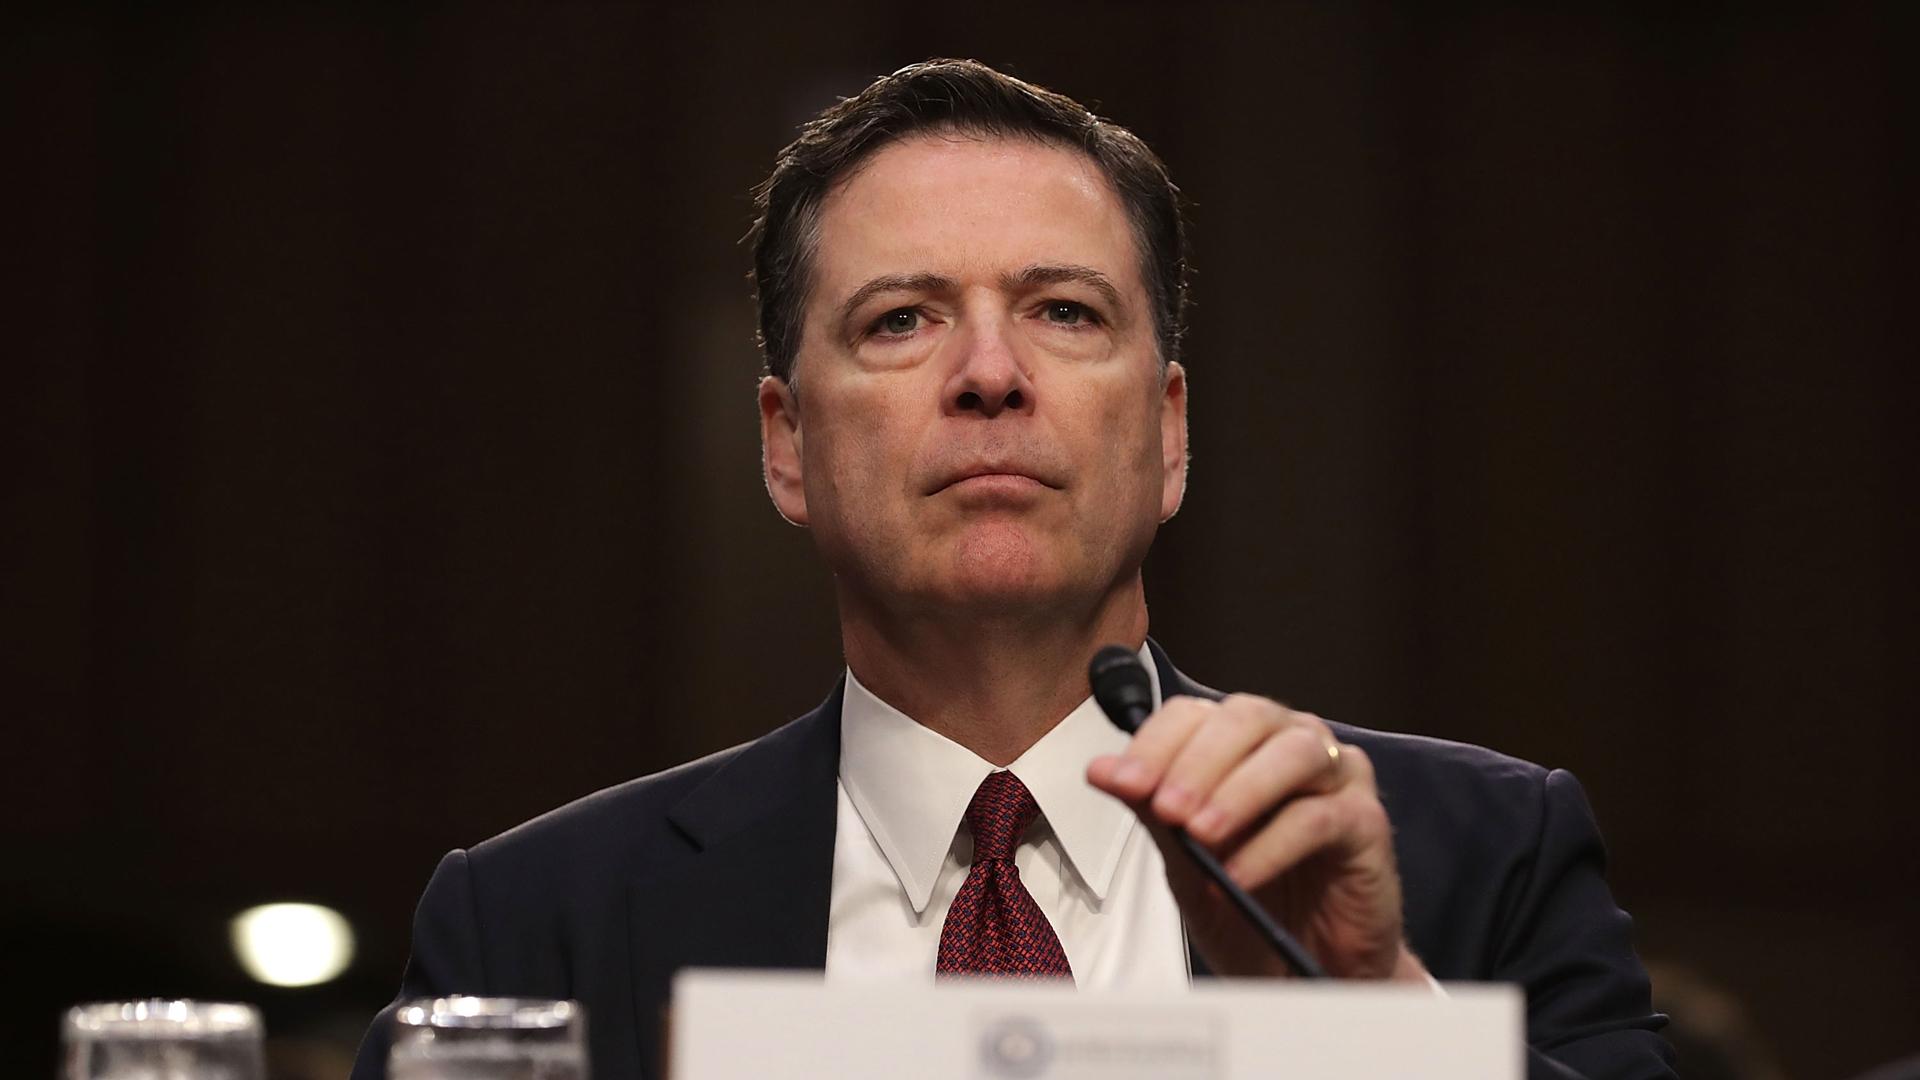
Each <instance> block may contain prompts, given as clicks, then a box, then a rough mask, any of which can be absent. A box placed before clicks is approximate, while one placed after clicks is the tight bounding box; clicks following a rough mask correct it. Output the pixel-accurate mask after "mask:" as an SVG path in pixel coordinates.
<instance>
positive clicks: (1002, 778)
mask: <svg viewBox="0 0 1920 1080" xmlns="http://www.w3.org/2000/svg"><path fill="white" fill-rule="evenodd" d="M1039 816H1040V804H1039V803H1037V802H1034V801H1033V792H1031V791H1028V790H1027V785H1025V784H1023V783H1021V782H1020V778H1019V777H1017V776H1015V775H1013V774H1012V773H1010V772H997V773H988V774H987V778H986V779H985V780H982V781H980V788H979V790H977V791H975V792H974V793H973V801H972V802H970V803H968V804H967V828H968V829H970V830H972V832H973V858H974V861H975V862H978V861H980V860H981V859H1011V858H1013V849H1014V847H1015V846H1016V845H1018V844H1019V843H1020V838H1021V837H1022V836H1024V835H1026V832H1027V826H1029V825H1032V824H1033V819H1034V818H1037V817H1039Z"/></svg>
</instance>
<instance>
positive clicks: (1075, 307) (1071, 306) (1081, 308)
mask: <svg viewBox="0 0 1920 1080" xmlns="http://www.w3.org/2000/svg"><path fill="white" fill-rule="evenodd" d="M1047 321H1048V322H1050V323H1059V324H1061V325H1062V326H1077V325H1079V324H1080V323H1083V322H1092V321H1093V312H1091V311H1088V310H1087V306H1086V305H1085V304H1076V303H1074V302H1073V301H1071V300H1054V301H1050V302H1049V303H1048V304H1047Z"/></svg>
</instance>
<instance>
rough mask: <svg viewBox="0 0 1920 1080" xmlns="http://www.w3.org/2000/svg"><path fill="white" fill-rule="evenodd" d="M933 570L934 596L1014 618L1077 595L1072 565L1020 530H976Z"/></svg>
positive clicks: (960, 605) (946, 553)
mask: <svg viewBox="0 0 1920 1080" xmlns="http://www.w3.org/2000/svg"><path fill="white" fill-rule="evenodd" d="M931 570H932V571H933V574H934V576H935V579H936V580H935V585H934V588H933V589H932V590H931V591H932V592H934V593H935V594H937V595H939V596H940V597H941V598H942V599H943V600H944V601H946V602H947V603H949V604H952V605H954V606H957V607H961V608H970V609H976V610H982V611H1006V612H1009V613H1012V612H1017V611H1024V610H1030V609H1032V608H1033V607H1035V606H1036V605H1039V606H1045V605H1046V604H1048V603H1049V602H1050V601H1052V600H1054V599H1055V598H1057V597H1059V596H1061V595H1064V594H1066V593H1069V592H1072V591H1074V590H1073V588H1072V585H1073V578H1074V575H1073V574H1072V573H1071V572H1070V569H1069V560H1067V559H1064V558H1062V557H1061V553H1060V552H1058V551H1055V550H1053V549H1052V548H1051V546H1050V545H1046V544H1042V543H1038V542H1036V541H1035V539H1034V538H1033V537H1032V536H1029V535H1028V534H1027V533H1026V532H1025V531H1024V530H1020V529H1017V528H999V529H983V530H976V531H974V532H973V533H972V534H970V535H968V536H967V537H965V538H964V539H963V540H962V541H961V542H960V543H958V544H956V545H954V546H953V547H952V548H951V549H950V550H948V551H945V552H942V553H941V557H940V558H939V559H938V560H937V564H936V565H935V566H933V567H932V568H931Z"/></svg>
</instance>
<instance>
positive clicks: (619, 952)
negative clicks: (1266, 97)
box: [355, 61, 1671, 1080]
mask: <svg viewBox="0 0 1920 1080" xmlns="http://www.w3.org/2000/svg"><path fill="white" fill-rule="evenodd" d="M760 207H761V211H762V213H761V218H760V222H759V224H758V226H757V230H756V249H755V259H756V270H757V281H758V285H759V294H760V304H761V328H762V338H763V344H764V347H765V350H766V355H767V362H768V369H769V374H768V376H767V377H766V378H765V379H764V380H763V381H762V383H761V385H760V390H759V404H760V419H761V437H762V441H763V446H764V451H765V469H766V481H767V488H768V491H769V493H770V495H771V496H772V499H773V502H774V505H775V507H776V508H777V509H778V510H779V512H780V513H781V514H782V515H783V516H785V517H786V518H787V519H788V520H789V521H792V522H793V523H795V524H797V525H802V526H805V527H807V528H808V529H810V530H812V532H813V534H814V537H815V540H816V542H817V543H818V545H819V549H820V552H821V555H822V557H823V558H824V559H825V560H826V562H827V564H828V566H829V568H830V569H831V571H832V573H833V580H834V585H835V590H836V597H837V600H838V605H839V612H840V622H841V632H842V639H843V643H844V648H845V654H846V658H847V667H848V672H847V675H846V677H845V679H844V680H843V681H842V684H841V686H840V688H839V689H837V690H836V691H835V692H834V694H833V695H832V696H831V697H830V698H829V699H828V700H827V702H826V703H825V704H823V705H822V706H821V707H820V708H819V709H817V710H815V711H814V712H812V713H810V714H808V715H807V716H805V717H802V718H801V719H799V720H797V721H794V722H793V723H791V724H789V725H787V726H786V727H784V728H781V729H780V730H778V731H776V732H774V733H773V734H771V735H768V736H766V737H765V738H763V739H760V740H758V741H756V742H754V743H750V744H748V745H746V746H744V747H738V748H735V749H733V750H730V751H726V752H724V753H722V754H718V755H715V756H713V757H710V758H706V759H703V760H701V761H696V762H693V763H690V764H688V765H684V766H681V767H679V768H677V769H673V770H670V771H668V772H665V773H662V774H659V775H657V776H652V777H646V778H643V779H640V780H636V781H632V782H630V783H628V784H625V785H622V786H620V787H616V788H612V789H609V790H607V791H603V792H600V793H598V794H596V795H592V796H589V797H587V798H586V799H583V800H581V801H579V802H577V803H574V804H572V805H570V806H567V807H564V808H562V809H560V810H557V811H555V812H553V813H551V814H548V815H546V816H544V817H542V818H539V819H536V820H534V821H532V822H529V823H527V824H526V825H523V826H521V827H519V828H517V829H515V830H512V831H511V832H508V833H506V834H504V835H502V836H500V837H496V838H494V839H492V840H489V841H487V842H485V843H483V844H481V845H479V846H478V847H476V848H474V849H473V850H472V851H471V852H458V851H456V852H454V853H452V854H450V855H449V856H447V858H446V859H445V860H443V861H442V863H441V865H440V868H439V869H438V871H436V873H435V875H434V878H433V881H432V882H431V883H430V884H429V886H428V888H427V892H426V895H425V896H424V897H423V898H422V900H421V903H420V909H419V913H418V916H417V919H416V926H415V938H414V947H413V954H412V960H411V962H410V963H409V965H408V970H407V974H406V977H405V980H404V984H403V988H402V992H401V998H402V999H406V998H409V997H414V996H420V995H427V994H445V993H474V994H489V995H521V996H545V997H562V998H576V999H579V1000H581V1001H583V1002H585V1004H586V1005H587V1007H588V1010H589V1015H590V1016H591V1018H592V1019H591V1024H590V1029H591V1032H592V1036H591V1038H592V1053H593V1059H594V1067H595V1072H596V1074H597V1075H598V1076H600V1077H602V1078H603V1080H604V1078H610V1077H630V1076H657V1075H658V1074H659V1052H660V1031H659V1018H660V1016H661V1013H662V1009H663V1007H664V1004H665V1000H666V995H667V991H668V981H669V979H670V977H671V975H672V973H673V972H674V971H675V970H677V969H678V968H681V967H686V966H755V967H812V968H824V969H825V971H826V973H827V976H828V978H829V979H832V980H841V979H844V980H888V979H932V978H934V977H936V975H939V974H947V973H953V974H963V973H980V972H989V973H994V972H997V973H1001V974H1005V975H1020V976H1034V977H1046V976H1051V977H1071V978H1073V979H1074V980H1075V981H1076V983H1077V984H1078V985H1080V986H1083V987H1110V986H1141V987H1146V986H1181V985H1185V984H1186V982H1187V980H1188V979H1189V978H1190V977H1191V976H1193V975H1207V974H1229V975H1267V976H1284V975H1286V974H1288V972H1287V970H1286V967H1285V965H1284V964H1283V963H1282V962H1281V961H1280V960H1279V959H1278V958H1277V957H1275V956H1274V955H1272V954H1271V953H1270V952H1269V951H1268V950H1267V949H1266V947H1265V946H1264V944H1262V942H1261V941H1260V939H1259V938H1257V937H1255V936H1254V935H1253V934H1252V933H1251V932H1250V930H1249V929H1248V927H1247V926H1246V924H1245V922H1244V921H1243V920H1242V919H1241V917H1240V915H1239V914H1238V912H1236V911H1234V910H1233V909H1232V907H1231V906H1230V905H1229V904H1228V902H1227V901H1226V900H1225V898H1224V897H1223V896H1222V895H1221V894H1220V892H1219V891H1218V890H1217V889H1214V888H1212V887H1211V886H1210V885H1208V884H1207V883H1205V882H1204V881H1203V880H1202V879H1201V878H1199V877H1198V876H1197V875H1196V874H1195V873H1194V871H1193V868H1192V866H1191V865H1190V863H1189V862H1188V861H1187V860H1186V859H1185V858H1184V857H1183V856H1182V855H1180V854H1179V853H1177V852H1175V853H1173V854H1168V853H1169V852H1172V851H1173V849H1172V848H1171V847H1170V846H1169V830H1170V829H1171V828H1172V827H1175V826H1179V827H1184V828H1185V829H1186V830H1187V831H1188V832H1189V833H1191V834H1192V835H1193V836H1194V837H1196V838H1198V839H1199V840H1200V841H1201V842H1202V843H1204V844H1206V845H1207V846H1209V847H1210V848H1212V849H1213V850H1214V851H1215V852H1216V853H1217V854H1218V855H1219V856H1220V857H1221V859H1222V860H1223V861H1224V863H1225V864H1226V866H1227V868H1228V869H1229V871H1230V872H1231V873H1232V875H1233V877H1234V878H1235V879H1236V880H1237V881H1238V882H1240V883H1241V884H1243V885H1244V886H1245V887H1247V888H1248V889H1249V890H1250V891H1252V892H1253V894H1254V895H1255V896H1256V898H1257V899H1259V900H1260V901H1261V902H1262V903H1263V904H1265V905H1266V906H1267V907H1268V908H1269V909H1270V910H1271V911H1272V912H1273V913H1274V914H1275V915H1277V916H1278V917H1279V918H1280V919H1281V920H1282V921H1283V922H1284V923H1285V924H1286V925H1288V926H1289V927H1290V928H1291V929H1292V930H1293V931H1294V932H1295V933H1296V934H1297V935H1299V936H1300V938H1301V939H1302V941H1303V943H1304V944H1305V945H1306V947H1307V948H1308V949H1309V951H1311V952H1312V953H1313V954H1314V956H1315V957H1316V958H1317V959H1318V961H1319V962H1320V963H1321V964H1322V965H1324V966H1325V967H1326V968H1327V970H1328V971H1329V972H1330V973H1331V974H1333V975H1334V976H1336V977H1340V978H1350V979H1392V980H1400V981H1406V982H1410V983H1416V984H1422V985H1430V984H1431V983H1432V980H1433V978H1434V977H1435V976H1437V977H1439V978H1446V979H1498V980H1508V981H1514V982H1519V983H1521V984H1523V985H1524V986H1525V988H1526V990H1527V996H1528V1037H1529V1042H1530V1043H1531V1050H1530V1057H1529V1069H1530V1073H1531V1074H1532V1075H1534V1076H1539V1077H1562V1078H1564V1077H1576V1076H1585V1077H1589V1078H1592V1080H1599V1078H1602V1077H1607V1078H1614V1077H1618V1078H1623V1080H1624V1078H1628V1077H1663V1076H1670V1075H1671V1071H1670V1068H1669V1065H1668V1057H1669V1052H1668V1051H1667V1049H1666V1047H1665V1044H1664V1043H1663V1042H1662V1041H1661V1040H1660V1038H1659V1037H1658V1036H1657V1035H1656V1034H1654V1031H1655V1029H1656V1028H1657V1027H1658V1026H1659V1024H1660V1023H1661V1018H1659V1017H1656V1016H1653V1015H1652V1014H1651V1009H1650V1006H1649V1005H1648V991H1647V985H1646V978H1645V975H1644V973H1643V972H1642V970H1641V968H1640V966H1639V964H1638V962H1637V961H1636V960H1635V959H1634V957H1633V953H1632V951H1631V947H1630V944H1629V941H1628V921H1627V918H1626V916H1625V915H1624V914H1623V913H1621V912H1620V911H1619V910H1618V909H1617V908H1616V907H1615V906H1614V905H1613V903H1612V900H1611V898H1610V897H1609V896H1608V893H1607V890H1606V887H1605V884H1604V883H1603V881H1602V880H1601V877H1600V861H1601V851H1600V846H1599V838H1598V835H1597V833H1596V831H1595V828H1594V824H1593V821H1592V817H1591V814H1590V813H1589V812H1588V810H1587V808H1586V804H1585V801H1584V798H1583V796H1582V795H1581V794H1580V791H1579V788H1578V786H1577V785H1576V784H1575V783H1574V781H1573V780H1572V779H1571V778H1570V777H1569V776H1567V775H1566V774H1564V773H1557V772H1556V773H1548V772H1547V771H1546V770H1543V769H1540V768H1537V767H1535V766H1531V765H1527V764H1525V763H1523V762H1518V761H1514V760H1512V759H1508V758H1504V757H1501V756H1499V755H1496V754H1493V753H1491V752H1489V751H1484V750H1479V749H1477V748H1473V747H1465V746H1459V745H1456V744H1450V743H1442V742H1438V741H1435V740H1428V739H1419V738H1414V737H1409V736H1397V735H1390V734H1382V733H1378V732H1370V731H1364V730H1361V729H1357V728H1352V727H1347V726H1344V725H1339V724H1332V723H1329V722H1326V721H1323V720H1321V719H1319V718H1318V717H1314V716H1309V715H1306V714H1302V713H1296V712H1293V711H1290V710H1288V709H1286V708H1285V707H1283V706H1281V705H1279V704H1277V703H1275V702H1272V701H1268V700H1265V699H1261V698H1255V697H1250V696H1244V695H1235V696H1231V697H1227V696H1223V695H1220V694H1217V693H1215V692H1213V691H1210V690H1207V689H1205V688H1203V687H1200V686H1198V685H1197V684H1194V683H1192V682H1191V681H1189V680H1187V679H1186V678H1185V677H1184V676H1182V675H1181V674H1180V673H1179V672H1178V671H1177V670H1175V669H1174V668H1173V666H1172V664H1171V662H1170V661H1169V660H1168V659H1167V657H1166V655H1165V653H1164V652H1162V651H1161V650H1160V649H1159V648H1158V646H1157V645H1154V644H1153V643H1151V642H1149V641H1148V640H1147V608H1146V602H1145V595H1144V591H1143V586H1142V583H1141V576H1140V567H1141V563H1142V561H1143V560H1144V558H1145V556H1146V553H1147V549H1148V546H1149V544H1150V543H1151V542H1152V540H1153V536H1154V533H1155V530H1156V529H1157V528H1158V526H1159V524H1160V523H1161V522H1162V521H1164V520H1166V519H1167V518H1168V517H1171V516H1172V515H1173V513H1174V512H1175V511H1176V510H1177V509H1178V508H1179V505H1180V500H1181V496H1182V494H1183V491H1184V487H1185V481H1186V466H1187V433H1186V378H1185V374H1184V371H1183V370H1182V368H1181V365H1180V363H1179V359H1178V355H1177V353H1178V348H1179V339H1180V329H1181V319H1182V300H1183V296H1184V276H1185V264H1184V255H1183V243H1184V241H1183V235H1182V226H1181V221H1180V215H1179V210H1178V201H1177V193H1176V191H1175V189H1174V188H1173V186H1172V184H1171V183H1170V182H1169V181H1168V179H1167V177H1166V175H1165V173H1164V171H1163V169H1162V168H1161V166H1160V163H1159V162H1158V160H1157V159H1155V158H1154V156H1153V155H1152V153H1151V152H1150V151H1149V150H1148V149H1147V148H1146V147H1145V145H1144V144H1142V143H1140V142H1139V140H1138V139H1136V138H1134V137H1133V136H1132V135H1131V134H1129V133H1127V132H1125V131H1124V130H1122V129H1119V128H1117V127H1115V126H1113V125H1110V124H1107V123H1104V122H1102V121H1099V120H1097V119H1096V118H1094V117H1093V116H1092V115H1091V114H1089V113H1087V112H1086V110H1084V109H1083V108H1081V107H1080V106H1078V105H1077V104H1075V103H1073V102H1072V101H1070V100H1068V99H1066V98H1062V97H1059V96H1057V95H1053V94H1049V93H1047V92H1045V91H1042V90H1039V89H1037V88H1035V87H1032V86H1029V85H1027V84H1025V83H1021V82H1018V81H1017V80H1013V79H1010V78H1007V77H1005V76H1002V75H999V74H997V73H995V72H993V71H992V70H990V69H988V68H985V67H982V66H980V65H977V64H972V63H966V62H956V61H940V62H933V63H928V64H922V65H916V66H914V67H911V68H907V69H904V70H902V71H900V72H897V73H895V74H893V75H891V76H888V77H886V78H883V79H881V80H879V81H877V82H876V83H874V84H873V85H872V86H870V87H868V88H867V89H866V90H865V91H864V92H862V93H861V94H860V95H859V96H857V97H855V98H852V99H850V100H848V101H845V102H843V103H841V104H840V105H837V106H835V107H834V108H832V109H830V110H828V111H827V112H826V113H825V114H824V115H823V116H822V117H821V118H820V119H819V120H817V121H815V122H814V123H813V124H811V125H809V127H808V128H807V130H806V131H805V132H804V133H803V134H802V136H801V138H800V139H799V140H797V141H796V142H795V143H794V144H793V145H792V146H790V147H788V148H787V150H786V151H784V152H783V154H782V156H781V160H780V162H779V164H778V167H777V168H776V170H775V172H774V174H773V176H772V177H771V178H770V179H769V180H768V182H767V183H766V184H765V185H764V187H763V188H762V190H761V192H760ZM1116 641H1117V642H1124V643H1126V644H1127V645H1128V646H1129V647H1132V648H1137V649H1139V650H1140V651H1141V655H1142V658H1143V660H1144V661H1145V662H1146V663H1147V664H1148V667H1149V670H1150V672H1151V674H1152V677H1153V683H1154V689H1155V704H1156V711H1155V713H1154V714H1153V716H1152V717H1151V718H1149V720H1148V721H1147V722H1146V724H1145V725H1144V726H1143V727H1142V728H1141V729H1140V731H1139V733H1138V734H1137V736H1136V737H1134V738H1133V739H1132V740H1131V741H1129V740H1128V739H1127V738H1126V737H1125V736H1124V735H1122V734H1120V733H1119V732H1118V731H1117V730H1116V729H1115V728H1113V727H1112V726H1111V725H1110V724H1108V723H1107V722H1106V720H1105V719H1104V718H1103V717H1102V716H1101V715H1100V713H1099V711H1098V709H1097V707H1096V706H1095V705H1093V703H1092V702H1091V701H1090V700H1089V698H1088V686H1087V681H1086V665H1087V661H1088V659H1089V658H1090V657H1091V656H1092V655H1093V653H1094V652H1095V651H1096V650H1097V649H1098V648H1099V647H1100V646H1102V645H1103V644H1106V643H1109V642H1116ZM385 1030H386V1029H385V1024H384V1023H376V1025H375V1027H374V1030H373V1031H372V1032H371V1033H370V1034H369V1038H368V1041H367V1044H366V1046H365V1047H363V1049H362V1052H361V1057H360V1061H359V1062H358V1064H357V1066H356V1070H355V1073H356V1076H357V1077H360V1078H363V1080H364V1078H370V1077H373V1076H376V1075H378V1074H379V1072H380V1068H381V1065H382V1059H383V1057H384V1049H385V1042H384V1040H385Z"/></svg>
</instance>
